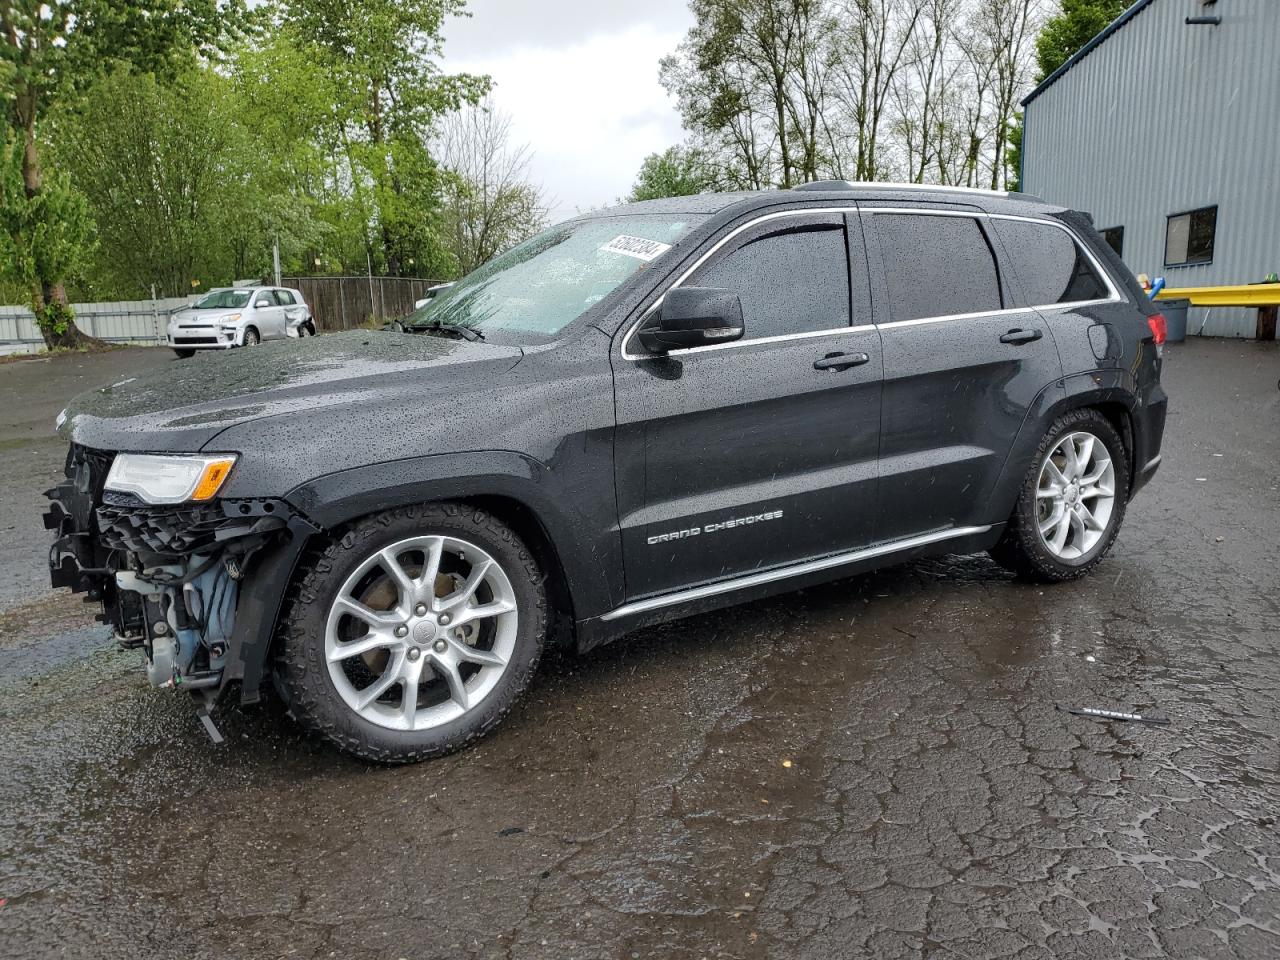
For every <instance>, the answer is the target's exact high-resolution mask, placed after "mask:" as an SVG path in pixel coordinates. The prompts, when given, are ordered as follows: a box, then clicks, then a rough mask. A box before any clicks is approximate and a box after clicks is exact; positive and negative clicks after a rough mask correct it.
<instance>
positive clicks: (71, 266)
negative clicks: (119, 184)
mask: <svg viewBox="0 0 1280 960" xmlns="http://www.w3.org/2000/svg"><path fill="white" fill-rule="evenodd" d="M25 155H26V144H25V143H24V142H23V140H22V138H21V137H19V136H14V135H13V134H10V135H9V136H8V138H7V139H6V140H5V141H4V142H3V143H0V279H3V280H5V281H7V282H8V283H10V284H13V285H14V286H16V287H18V288H19V289H21V290H25V291H28V292H30V293H31V301H32V302H31V306H32V310H33V311H34V312H35V315H36V319H37V322H38V323H39V325H40V331H41V333H42V335H43V336H44V338H45V341H46V342H47V343H48V344H49V346H58V345H72V344H74V343H75V342H76V333H75V332H74V331H75V330H76V325H75V318H74V316H73V315H72V313H71V310H70V308H69V307H68V306H67V302H66V298H65V296H64V297H63V298H61V299H58V298H55V297H51V296H48V295H46V294H44V291H45V290H46V289H47V287H46V286H45V285H46V284H48V283H49V280H48V278H50V277H56V278H59V281H58V282H59V283H60V282H61V279H63V278H66V277H69V276H71V275H73V274H74V273H75V272H76V271H78V270H79V269H80V267H81V266H82V265H83V262H84V258H85V257H86V255H87V254H88V252H89V249H90V245H91V238H92V233H93V229H92V223H91V221H90V219H89V212H88V205H87V204H86V203H85V200H84V197H83V196H81V195H80V194H79V193H77V192H76V191H75V190H73V189H72V188H71V186H70V184H69V183H68V182H67V178H66V176H65V175H64V174H55V175H52V176H48V177H45V178H43V179H42V181H41V184H40V189H39V190H37V191H35V192H31V191H28V189H27V181H26V178H25V167H24V158H25Z"/></svg>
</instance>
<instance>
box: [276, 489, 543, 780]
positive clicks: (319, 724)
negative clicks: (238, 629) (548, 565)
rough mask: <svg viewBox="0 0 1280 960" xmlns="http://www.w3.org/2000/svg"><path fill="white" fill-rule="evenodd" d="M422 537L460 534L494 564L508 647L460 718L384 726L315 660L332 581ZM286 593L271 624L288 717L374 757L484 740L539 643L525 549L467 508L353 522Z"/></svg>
mask: <svg viewBox="0 0 1280 960" xmlns="http://www.w3.org/2000/svg"><path fill="white" fill-rule="evenodd" d="M422 535H445V536H452V537H457V538H460V539H463V540H466V541H468V542H470V543H474V544H475V545H476V546H478V547H480V548H481V549H483V550H485V551H487V552H488V553H489V555H490V556H491V557H493V558H494V559H496V560H497V561H498V563H499V564H500V565H501V567H502V568H503V570H504V572H506V574H507V576H508V579H509V580H510V581H511V585H512V588H513V589H514V592H515V597H516V608H517V611H518V620H517V633H516V640H515V649H514V653H513V654H512V656H511V658H510V660H509V661H508V665H507V667H506V669H505V671H504V672H503V674H502V676H501V678H500V679H499V680H498V683H497V686H496V687H494V688H493V689H492V691H491V692H490V693H489V694H488V695H487V696H486V697H485V698H484V699H483V700H481V701H480V702H479V703H478V704H476V705H475V706H473V707H472V708H470V709H469V710H467V711H466V712H465V713H464V714H462V716H460V717H458V718H457V719H455V720H453V721H451V722H449V723H445V724H442V725H440V726H438V727H434V728H428V729H425V730H419V731H402V730H393V729H390V728H388V727H384V726H380V725H378V724H376V723H373V722H371V721H370V720H368V719H366V718H365V717H363V716H361V715H360V714H359V713H357V712H356V711H355V710H354V709H352V708H351V707H349V706H348V705H347V704H346V702H345V701H344V700H343V699H342V696H341V695H340V694H339V692H338V690H337V689H336V688H335V687H334V683H333V680H332V678H331V677H330V674H329V669H328V664H327V661H326V658H325V647H324V632H325V624H326V621H327V618H328V614H329V609H330V607H331V605H332V604H333V601H334V599H335V597H336V596H337V594H338V592H339V590H340V589H341V587H342V584H343V583H344V582H345V581H346V580H347V578H348V577H349V576H350V575H351V573H352V572H353V571H354V570H355V569H356V568H357V567H358V566H359V565H360V563H361V562H362V561H364V560H365V558H367V557H369V556H370V555H371V554H373V553H374V552H376V551H378V550H381V549H382V548H384V547H386V546H389V545H390V544H392V543H396V542H398V541H401V540H405V539H408V538H411V537H416V536H422ZM290 594H291V599H290V601H289V602H288V603H287V605H286V609H285V611H284V614H283V616H282V618H281V621H280V629H279V642H278V654H277V658H276V677H275V679H276V685H277V689H278V690H279V692H280V694H281V696H282V697H283V699H284V701H285V703H286V704H287V705H288V710H289V714H290V716H292V717H293V718H294V719H295V720H297V721H298V722H299V723H300V724H302V726H303V727H305V728H306V729H308V730H310V731H312V732H314V733H316V734H319V735H320V736H321V737H323V738H325V739H326V740H328V741H329V742H330V743H332V744H334V745H335V746H336V747H338V749H340V750H342V751H343V752H345V753H349V754H351V755H352V756H355V757H359V758H361V759H363V760H369V761H375V762H378V763H386V764H399V763H415V762H418V761H420V760H426V759H429V758H431V757H438V756H441V755H443V754H446V753H452V752H453V751H455V750H460V749H462V748H463V747H466V746H468V745H469V744H471V743H472V742H474V741H475V740H477V739H479V738H480V737H482V736H484V735H485V734H486V733H488V732H489V731H490V730H491V729H493V727H495V726H496V725H497V724H498V723H499V722H500V721H501V720H502V718H503V717H505V716H506V715H507V713H508V711H510V709H511V707H512V706H513V705H514V703H515V702H516V700H517V699H518V698H519V696H520V695H521V694H522V693H523V692H524V690H525V688H526V687H527V686H528V685H529V681H530V680H531V679H532V677H533V674H534V671H535V669H536V668H537V665H538V660H539V659H540V658H541V656H542V650H543V646H544V644H545V642H546V635H547V629H548V601H547V592H546V588H545V584H544V580H543V575H542V572H541V571H540V569H539V568H538V564H537V562H536V561H535V560H534V557H533V553H532V551H530V550H529V548H528V547H527V546H526V545H525V544H524V543H523V542H522V541H521V540H520V538H519V537H518V536H516V534H515V532H514V531H512V529H511V528H510V527H508V526H507V525H506V524H505V523H503V522H502V521H501V520H499V519H498V518H497V517H495V516H493V515H492V514H489V513H486V512H484V511H482V510H477V509H475V508H474V507H472V506H469V505H467V504H459V503H433V504H423V505H420V506H412V507H401V508H398V509H395V510H388V511H386V512H385V513H380V514H375V515H373V516H370V517H366V518H364V519H363V520H360V521H357V522H356V523H354V524H352V525H351V526H349V527H347V528H346V529H345V530H340V531H338V533H337V534H336V536H335V538H334V539H333V540H332V541H330V542H329V543H328V544H326V545H325V546H324V547H323V548H322V549H319V550H316V551H314V552H312V553H311V554H310V555H309V556H308V557H306V558H305V559H304V560H303V563H302V567H301V569H300V571H299V573H298V576H297V578H296V580H295V584H294V589H292V590H291V591H290Z"/></svg>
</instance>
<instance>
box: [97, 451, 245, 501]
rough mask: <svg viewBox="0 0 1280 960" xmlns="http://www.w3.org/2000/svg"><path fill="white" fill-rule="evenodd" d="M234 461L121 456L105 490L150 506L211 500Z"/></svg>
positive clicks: (220, 457)
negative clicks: (113, 491)
mask: <svg viewBox="0 0 1280 960" xmlns="http://www.w3.org/2000/svg"><path fill="white" fill-rule="evenodd" d="M235 462H236V458H235V456H234V455H233V454H220V455H218V456H212V457H198V456H191V457H188V456H172V457H162V456H153V455H152V454H147V453H122V454H119V455H118V456H117V457H116V458H115V460H114V461H113V462H112V464H111V471H110V472H109V473H108V474H107V483H106V488H107V489H108V490H115V491H117V492H119V493H132V494H136V495H137V496H139V497H141V498H142V499H143V500H145V501H146V502H147V503H154V504H166V503H186V502H187V501H188V500H212V499H213V497H214V496H215V495H216V494H217V492H218V491H219V490H220V489H222V485H223V483H225V482H226V479H227V476H228V475H229V474H230V473H231V468H232V467H233V466H235Z"/></svg>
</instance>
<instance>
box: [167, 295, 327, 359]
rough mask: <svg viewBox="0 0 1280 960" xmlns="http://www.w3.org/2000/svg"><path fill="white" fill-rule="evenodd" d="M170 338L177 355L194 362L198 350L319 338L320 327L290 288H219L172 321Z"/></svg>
mask: <svg viewBox="0 0 1280 960" xmlns="http://www.w3.org/2000/svg"><path fill="white" fill-rule="evenodd" d="M167 332H168V343H169V346H170V347H172V348H173V352H174V353H176V354H177V355H178V356H180V357H190V356H192V355H193V354H194V353H195V352H196V351H197V350H227V349H230V348H231V347H251V346H253V345H254V344H257V343H261V342H262V341H263V340H280V339H283V338H285V337H314V336H315V334H316V321H315V318H314V317H313V316H312V315H311V308H310V307H308V306H307V304H306V301H304V300H303V299H302V294H301V293H300V292H299V291H297V290H294V289H291V288H289V287H219V288H217V289H215V290H210V291H209V292H208V293H206V294H205V295H204V296H203V297H201V298H200V299H199V300H197V301H196V302H195V303H193V304H192V305H191V306H189V307H186V308H184V309H182V310H179V311H177V312H176V313H175V314H174V315H173V316H172V317H170V318H169V327H168V331H167Z"/></svg>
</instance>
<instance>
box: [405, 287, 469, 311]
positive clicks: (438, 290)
mask: <svg viewBox="0 0 1280 960" xmlns="http://www.w3.org/2000/svg"><path fill="white" fill-rule="evenodd" d="M457 282H458V281H456V280H450V281H449V282H448V283H437V284H436V285H435V286H434V287H427V295H426V296H425V297H423V298H422V299H421V300H419V301H418V302H417V303H415V304H414V305H413V309H415V310H421V309H422V308H423V307H425V306H426V305H427V304H428V303H430V302H431V301H432V300H434V299H435V298H436V297H438V296H439V295H440V294H442V293H443V292H444V291H446V290H448V289H449V288H450V287H452V286H453V285H454V284H455V283H457Z"/></svg>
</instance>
